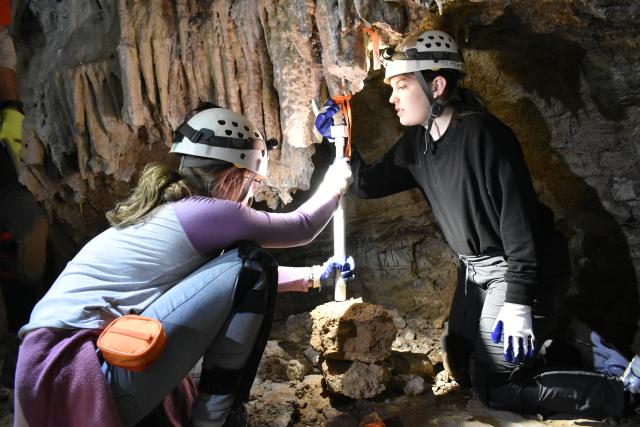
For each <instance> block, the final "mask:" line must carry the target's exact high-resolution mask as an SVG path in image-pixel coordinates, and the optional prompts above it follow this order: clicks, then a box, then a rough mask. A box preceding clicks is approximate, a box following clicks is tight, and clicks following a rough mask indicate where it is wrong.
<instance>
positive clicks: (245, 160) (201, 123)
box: [171, 103, 278, 177]
mask: <svg viewBox="0 0 640 427" xmlns="http://www.w3.org/2000/svg"><path fill="white" fill-rule="evenodd" d="M277 144H278V142H277V141H276V140H275V139H270V140H269V141H265V139H264V137H263V136H262V134H261V133H260V131H259V130H258V129H257V128H256V127H255V126H254V125H253V124H252V123H251V122H250V121H249V120H247V119H246V118H245V117H243V116H242V115H240V114H238V113H236V112H234V111H231V110H229V109H226V108H222V107H218V106H217V105H214V104H211V103H205V104H204V105H203V106H201V107H199V108H198V109H196V110H195V114H194V115H193V116H192V117H191V118H188V119H187V121H185V122H184V123H182V124H181V125H180V126H178V128H177V129H176V133H175V136H174V140H173V145H172V147H171V152H172V153H177V154H186V155H189V156H196V157H200V158H205V159H215V160H222V161H224V162H228V163H231V164H233V165H234V166H236V167H238V168H244V169H248V170H250V171H252V172H255V173H256V174H258V175H260V176H262V177H266V176H267V174H268V161H269V156H268V151H269V150H271V149H273V148H274V147H275V146H276V145H277ZM203 160H204V159H203Z"/></svg>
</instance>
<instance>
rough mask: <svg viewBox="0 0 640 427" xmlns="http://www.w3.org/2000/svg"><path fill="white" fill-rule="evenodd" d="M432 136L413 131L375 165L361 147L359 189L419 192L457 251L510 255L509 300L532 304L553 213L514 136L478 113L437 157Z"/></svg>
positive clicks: (356, 164) (356, 159)
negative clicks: (535, 186)
mask: <svg viewBox="0 0 640 427" xmlns="http://www.w3.org/2000/svg"><path fill="white" fill-rule="evenodd" d="M425 136H426V130H425V128H424V127H423V126H413V127H411V128H409V129H408V130H407V131H406V132H405V133H404V135H403V136H402V137H401V138H400V140H399V141H398V142H397V143H396V144H395V145H394V146H393V148H392V149H391V150H390V151H388V152H387V153H386V154H385V155H384V157H383V158H382V159H380V160H379V161H377V162H376V163H374V164H372V165H370V166H369V165H367V164H366V163H365V162H364V160H363V159H362V157H361V156H360V154H359V153H358V152H357V150H355V149H354V150H353V152H352V158H351V165H352V171H353V178H354V185H353V186H352V191H354V193H355V194H356V195H357V196H358V197H361V198H378V197H384V196H388V195H390V194H394V193H398V192H400V191H404V190H408V189H411V188H415V187H419V188H420V189H422V191H423V194H424V195H425V197H426V199H427V201H428V203H429V205H430V206H431V209H432V211H433V215H434V216H435V218H436V220H437V221H438V223H439V224H440V227H441V229H442V232H443V234H444V236H445V238H446V240H447V242H448V243H449V245H450V246H451V247H452V249H453V250H454V251H456V252H457V253H458V254H460V255H473V256H479V255H503V256H505V258H506V260H507V263H508V268H507V272H506V275H505V280H506V281H507V284H508V287H507V299H506V301H507V302H512V303H518V304H526V305H531V304H532V300H533V298H534V295H535V294H536V292H535V290H536V285H537V283H538V282H539V280H540V277H541V274H540V254H539V253H538V252H540V251H542V250H543V249H542V248H543V247H544V246H545V245H544V240H545V236H549V235H550V233H551V232H552V231H553V215H552V214H550V210H548V208H546V207H543V205H541V204H539V202H538V200H537V197H536V194H535V191H534V189H533V186H532V184H531V177H530V175H529V170H528V168H527V165H526V164H525V161H524V157H523V154H522V150H521V148H520V145H519V143H518V141H517V139H516V137H515V135H514V134H513V132H512V131H511V129H509V128H508V127H507V126H506V125H505V124H503V123H502V122H501V121H500V120H498V119H497V118H496V117H494V116H492V115H491V114H488V113H472V114H467V115H463V116H459V117H457V118H455V119H454V120H453V121H452V122H451V124H450V125H449V127H448V129H447V130H446V132H445V133H444V135H443V136H442V137H441V138H440V139H439V140H438V141H436V142H435V147H436V148H435V152H432V151H431V150H430V149H427V147H426V141H425ZM541 207H542V209H541Z"/></svg>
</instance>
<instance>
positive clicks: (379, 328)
mask: <svg viewBox="0 0 640 427" xmlns="http://www.w3.org/2000/svg"><path fill="white" fill-rule="evenodd" d="M311 318H312V319H313V329H312V332H311V346H312V347H313V348H314V349H316V350H317V351H319V352H320V353H322V355H323V357H325V358H328V359H343V360H354V361H355V360H357V361H361V362H365V363H369V362H377V361H380V360H383V359H385V358H387V357H388V356H389V355H390V354H391V343H392V342H393V340H394V339H395V336H396V331H397V330H396V327H395V325H394V323H393V318H392V317H391V315H390V314H389V312H388V311H386V310H385V309H383V308H382V307H380V306H377V305H373V304H368V303H363V302H361V300H359V299H357V300H348V301H344V302H330V303H327V304H323V305H321V306H318V307H316V308H315V309H314V310H313V311H312V312H311Z"/></svg>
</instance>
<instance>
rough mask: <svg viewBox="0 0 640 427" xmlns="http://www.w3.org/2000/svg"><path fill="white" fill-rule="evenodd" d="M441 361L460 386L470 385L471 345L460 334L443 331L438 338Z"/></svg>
mask: <svg viewBox="0 0 640 427" xmlns="http://www.w3.org/2000/svg"><path fill="white" fill-rule="evenodd" d="M440 344H441V346H442V363H443V364H444V368H445V369H446V370H447V372H449V375H451V376H452V377H453V378H454V379H455V380H456V381H457V382H458V384H460V386H461V387H465V388H468V387H470V386H471V377H470V374H469V371H470V369H469V364H470V358H471V353H472V351H473V345H472V344H471V343H470V342H469V340H467V339H466V338H465V337H463V336H462V335H459V334H456V333H455V332H448V331H445V333H444V334H442V337H441V338H440Z"/></svg>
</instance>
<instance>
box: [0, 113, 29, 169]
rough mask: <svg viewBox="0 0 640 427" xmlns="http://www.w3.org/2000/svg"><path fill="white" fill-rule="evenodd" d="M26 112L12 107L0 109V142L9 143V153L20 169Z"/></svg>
mask: <svg viewBox="0 0 640 427" xmlns="http://www.w3.org/2000/svg"><path fill="white" fill-rule="evenodd" d="M23 120H24V114H22V113H20V112H19V111H17V110H14V109H11V108H5V109H4V110H2V111H0V122H2V125H1V127H0V142H2V143H3V144H8V145H9V147H8V148H9V154H10V155H11V157H12V160H13V162H14V164H15V166H16V170H18V166H19V165H20V150H21V149H22V121H23ZM5 141H6V142H5Z"/></svg>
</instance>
